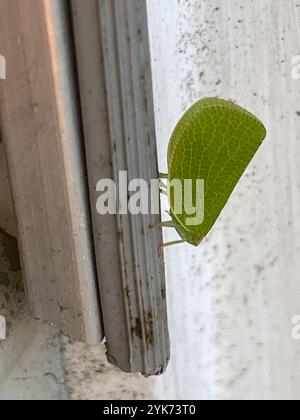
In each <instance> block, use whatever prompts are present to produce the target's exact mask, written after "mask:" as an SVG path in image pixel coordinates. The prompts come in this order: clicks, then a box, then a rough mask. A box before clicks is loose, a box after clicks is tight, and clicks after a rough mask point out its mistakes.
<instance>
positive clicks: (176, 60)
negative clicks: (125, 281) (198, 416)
mask: <svg viewBox="0 0 300 420" xmlns="http://www.w3.org/2000/svg"><path fill="white" fill-rule="evenodd" d="M149 9H150V19H151V29H152V55H153V57H152V58H153V63H154V80H155V92H156V98H155V100H156V117H157V128H158V142H159V148H160V162H161V170H166V147H167V143H168V139H169V136H170V133H171V131H172V129H173V127H174V125H175V124H176V122H177V120H178V118H179V117H180V115H181V114H182V112H183V111H184V110H185V109H186V108H187V106H189V105H190V104H192V103H193V102H194V101H196V100H198V99H200V98H202V97H205V96H219V97H224V98H231V99H232V100H235V101H237V102H238V103H240V104H241V105H243V106H245V107H247V108H248V109H250V110H252V111H253V112H254V113H255V114H257V115H258V116H259V117H260V118H261V119H262V120H263V121H264V123H265V124H266V126H267V128H268V138H267V140H266V142H265V144H264V145H263V147H262V148H261V149H260V151H259V153H258V154H257V156H256V157H255V159H254V161H253V162H252V164H251V166H250V167H249V169H248V171H247V173H246V175H245V176H244V178H243V180H242V181H241V182H240V184H239V185H238V187H237V189H236V191H235V194H234V196H233V197H232V199H231V201H230V203H229V204H228V206H227V208H226V209H225V211H224V212H223V214H222V217H221V218H220V219H219V221H218V223H217V224H216V226H215V228H214V230H213V231H212V232H211V234H210V235H209V236H208V237H207V238H206V240H205V241H204V243H203V245H202V246H201V247H200V248H198V249H194V248H192V247H190V246H188V245H186V246H185V245H184V246H181V247H180V246H179V247H177V248H173V249H169V250H167V252H166V259H167V271H168V292H169V315H170V321H171V331H172V351H173V358H172V363H171V366H170V369H169V371H168V373H167V374H166V375H165V376H164V377H163V378H162V379H161V380H159V382H158V388H157V389H158V395H159V396H160V397H167V398H234V399H251V398H257V399H261V398H268V399H273V398H283V399H291V398H297V399H299V398H300V373H299V358H300V342H299V341H294V340H293V339H292V333H291V330H292V324H291V320H292V318H293V317H294V316H295V315H297V314H299V313H300V283H299V269H300V235H299V232H300V217H299V216H300V200H299V193H300V191H299V189H300V185H299V176H300V134H299V124H300V117H299V115H300V112H299V111H300V105H299V104H300V80H298V81H297V80H294V79H293V78H292V67H291V60H292V58H293V57H294V56H295V55H297V54H298V55H299V54H300V38H299V35H300V34H299V27H300V26H299V23H300V21H299V16H300V1H299V0H253V1H244V0H192V1H188V0H178V1H177V2H175V1H171V2H170V1H169V0H150V1H149ZM166 236H167V237H168V239H170V238H173V237H174V234H172V233H167V234H166ZM175 237H176V236H175Z"/></svg>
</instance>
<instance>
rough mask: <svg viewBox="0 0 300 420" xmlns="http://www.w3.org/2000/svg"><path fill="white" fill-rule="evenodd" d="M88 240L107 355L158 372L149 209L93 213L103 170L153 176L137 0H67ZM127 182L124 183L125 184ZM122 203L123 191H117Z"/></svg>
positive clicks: (144, 28)
mask: <svg viewBox="0 0 300 420" xmlns="http://www.w3.org/2000/svg"><path fill="white" fill-rule="evenodd" d="M72 6H73V16H74V29H75V30H74V33H75V38H76V52H77V58H78V70H79V82H80V93H81V101H82V115H83V125H84V131H85V149H86V156H87V167H88V175H89V184H90V199H91V200H90V201H91V207H92V215H93V228H94V243H95V251H96V260H97V270H98V277H99V286H100V296H101V305H102V310H103V323H104V330H105V337H106V345H107V354H108V359H109V360H110V361H111V362H112V363H113V364H114V365H116V366H118V367H120V368H121V369H123V370H124V371H126V372H140V373H143V374H145V375H156V374H159V373H162V372H163V371H164V370H165V369H166V366H167V364H168V361H169V355H170V348H169V333H168V325H167V308H166V291H165V273H164V261H163V258H162V256H159V252H158V249H159V246H160V244H161V242H162V235H161V231H160V230H159V229H150V228H149V226H150V225H153V224H157V223H159V220H160V217H159V214H157V215H132V214H122V215H118V216H115V215H105V216H103V215H99V214H98V212H97V211H96V203H97V199H98V198H99V196H100V193H99V192H97V189H96V186H97V185H98V182H99V181H100V180H103V179H107V178H109V179H113V180H115V182H116V184H117V185H119V172H120V171H127V175H128V182H129V181H131V180H134V179H143V180H145V182H146V183H147V184H148V185H150V181H151V179H157V177H158V167H157V151H156V138H155V125H154V107H153V92H152V76H151V65H150V55H149V53H150V51H149V35H148V24H147V14H146V2H145V1H144V0H134V1H131V0H126V1H125V0H122V1H120V0H100V1H99V0H88V1H86V2H84V3H83V2H82V0H73V2H72ZM125 187H126V189H127V185H126V186H125ZM125 193H126V197H125V201H126V202H127V191H125Z"/></svg>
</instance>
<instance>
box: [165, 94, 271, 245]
mask: <svg viewBox="0 0 300 420" xmlns="http://www.w3.org/2000/svg"><path fill="white" fill-rule="evenodd" d="M265 137H266V129H265V127H264V126H263V124H262V123H261V122H260V121H259V120H258V119H257V118H256V117H255V116H254V115H252V114H251V113H249V112H248V111H246V110H245V109H243V108H241V107H240V106H238V105H236V104H234V103H233V102H231V101H226V100H223V99H217V98H207V99H203V100H201V101H199V102H197V103H196V104H195V105H193V106H192V107H191V108H190V109H189V110H188V111H187V112H186V113H185V114H184V116H183V117H182V119H181V120H180V121H179V123H178V124H177V126H176V128H175V130H174V132H173V134H172V137H171V140H170V143H169V148H168V170H169V173H168V174H160V178H161V179H163V178H164V179H167V180H168V187H166V186H164V188H165V190H163V191H162V192H163V193H165V194H167V195H168V197H169V202H170V216H171V220H170V221H166V222H163V223H161V224H160V225H159V226H160V227H171V228H175V229H176V230H177V232H178V234H179V236H180V237H181V240H180V241H175V242H170V243H167V244H163V245H162V247H166V246H170V245H175V244H179V243H184V242H187V243H189V244H191V245H194V246H198V245H199V244H200V243H201V241H202V240H203V239H204V238H205V237H206V235H207V234H208V233H209V231H210V230H211V229H212V227H213V225H214V224H215V222H216V220H217V218H218V217H219V215H220V213H221V212H222V210H223V208H224V206H225V205H226V203H227V201H228V199H229V197H230V196H231V194H232V192H233V190H234V188H235V186H236V185H237V183H238V181H239V179H240V178H241V176H242V175H243V173H244V171H245V170H246V168H247V166H248V165H249V163H250V162H251V160H252V158H253V157H254V155H255V153H256V151H257V150H258V148H259V146H260V145H261V143H262V142H263V140H264V139H265ZM174 180H180V181H181V182H183V181H185V180H191V181H192V183H193V186H194V184H195V183H196V181H197V180H203V181H204V190H203V191H204V193H203V196H204V197H203V203H204V206H203V218H202V219H201V221H200V223H199V224H188V223H187V220H189V218H190V213H189V212H187V211H186V210H185V208H184V207H183V209H182V211H181V212H179V211H176V207H177V208H178V206H177V203H176V199H177V196H176V194H175V193H174V191H173V189H172V188H171V187H170V185H172V183H173V181H174ZM183 189H184V186H183ZM166 190H167V191H168V193H167V191H166ZM183 195H184V193H183ZM192 201H193V204H194V205H196V206H197V205H199V203H197V196H196V191H195V189H194V188H193V192H192Z"/></svg>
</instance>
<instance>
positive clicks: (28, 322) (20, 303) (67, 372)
mask: <svg viewBox="0 0 300 420" xmlns="http://www.w3.org/2000/svg"><path fill="white" fill-rule="evenodd" d="M0 315H1V316H4V317H5V318H6V321H7V340H6V341H0V401H1V400H7V399H8V400H12V399H13V400H15V399H16V400H32V399H33V400H66V399H74V400H85V399H87V400H97V399H124V400H126V399H138V400H140V399H151V398H153V380H151V379H146V378H142V377H141V376H140V375H128V374H125V373H122V372H120V371H119V370H118V369H116V368H114V367H113V366H111V365H109V364H108V362H107V361H106V357H105V348H104V346H95V347H92V346H88V345H85V344H81V343H78V342H70V341H69V340H67V339H66V338H65V337H63V336H62V335H61V334H60V333H59V332H58V331H57V330H56V329H55V328H53V327H51V326H49V325H46V324H44V323H41V322H39V321H35V320H33V319H32V317H31V316H30V314H29V313H28V309H27V304H26V299H25V294H24V290H23V282H22V275H21V272H20V264H19V256H18V251H17V243H16V240H15V239H13V238H12V237H10V236H8V235H4V234H2V233H0Z"/></svg>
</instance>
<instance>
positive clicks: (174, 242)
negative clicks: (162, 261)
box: [159, 240, 185, 256]
mask: <svg viewBox="0 0 300 420" xmlns="http://www.w3.org/2000/svg"><path fill="white" fill-rule="evenodd" d="M184 243H185V241H182V240H181V241H172V242H167V243H165V244H161V245H160V247H159V255H160V256H161V255H162V253H163V250H164V249H165V248H168V247H170V246H173V245H179V244H184Z"/></svg>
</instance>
